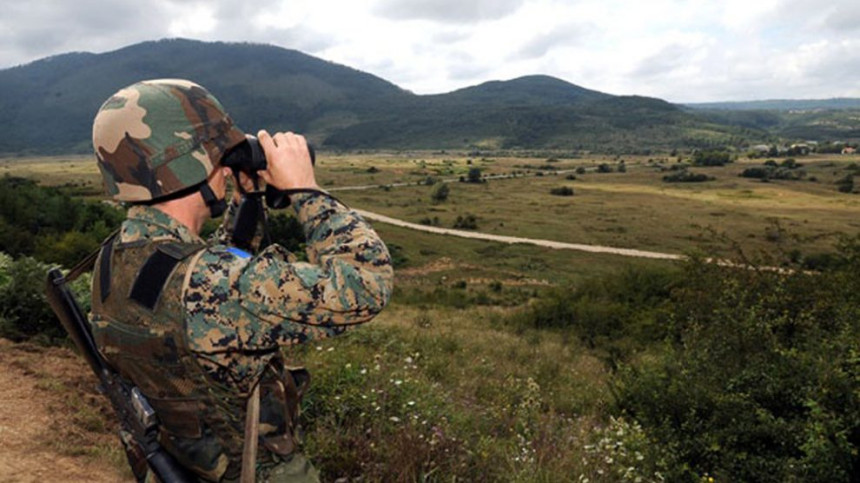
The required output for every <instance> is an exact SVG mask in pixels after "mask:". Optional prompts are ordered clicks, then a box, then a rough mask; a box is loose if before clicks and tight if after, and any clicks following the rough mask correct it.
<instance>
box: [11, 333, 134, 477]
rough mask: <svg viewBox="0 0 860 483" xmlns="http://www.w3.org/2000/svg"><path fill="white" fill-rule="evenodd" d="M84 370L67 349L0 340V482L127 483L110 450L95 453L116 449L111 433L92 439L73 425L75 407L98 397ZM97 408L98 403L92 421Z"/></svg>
mask: <svg viewBox="0 0 860 483" xmlns="http://www.w3.org/2000/svg"><path fill="white" fill-rule="evenodd" d="M87 371H89V369H88V368H87V367H86V366H85V364H84V363H83V361H81V360H80V358H78V357H77V356H76V355H74V354H73V353H72V352H71V351H69V350H66V349H57V348H43V347H38V346H33V345H30V344H15V343H13V342H10V341H8V340H5V339H0V481H3V482H16V483H18V482H21V483H23V482H53V481H62V482H117V481H128V480H127V479H126V477H125V475H123V474H122V473H120V472H119V471H118V469H117V468H116V467H115V466H114V465H113V464H112V463H111V461H110V460H109V457H108V456H107V454H108V453H109V452H110V450H104V451H101V452H99V450H98V448H99V447H101V448H104V447H108V448H109V447H110V446H111V445H113V444H116V446H117V447H118V443H117V442H116V439H115V437H114V436H113V435H112V434H111V433H110V431H109V430H106V429H103V430H101V431H96V432H95V433H92V434H91V433H89V432H88V431H86V430H85V429H82V428H80V427H78V424H79V421H74V419H75V414H74V413H73V412H72V411H74V406H73V404H74V403H75V402H80V403H82V404H89V403H92V402H93V399H94V398H96V397H99V396H97V395H96V394H95V393H94V391H92V390H87V389H86V385H90V386H92V385H94V384H95V382H94V381H95V378H94V377H93V378H92V380H91V381H89V380H87V378H86V376H88V375H89V374H87ZM99 409H103V408H100V407H99V404H98V403H96V406H95V410H94V411H93V412H92V414H93V415H94V417H95V418H96V419H98V418H99V417H100V413H99ZM94 450H95V452H96V454H101V455H102V456H93V455H92V453H93V452H94ZM76 453H78V454H79V455H75V454H76ZM87 453H89V454H87Z"/></svg>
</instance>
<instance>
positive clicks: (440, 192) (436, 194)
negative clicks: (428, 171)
mask: <svg viewBox="0 0 860 483" xmlns="http://www.w3.org/2000/svg"><path fill="white" fill-rule="evenodd" d="M450 191H451V190H450V188H448V183H436V186H434V187H433V191H432V192H431V193H430V200H431V201H432V202H433V203H442V202H444V201H445V200H447V199H448V194H449V193H450Z"/></svg>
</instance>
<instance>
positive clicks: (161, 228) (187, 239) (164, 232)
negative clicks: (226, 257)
mask: <svg viewBox="0 0 860 483" xmlns="http://www.w3.org/2000/svg"><path fill="white" fill-rule="evenodd" d="M122 238H123V241H124V242H130V241H134V240H137V239H141V238H157V239H164V238H173V239H176V240H177V241H181V242H184V243H200V242H202V241H203V240H202V239H201V238H200V237H199V236H197V235H195V234H193V233H191V231H190V230H189V229H188V227H186V226H185V225H183V224H182V223H180V222H179V221H178V220H176V219H175V218H173V217H172V216H170V215H168V214H167V213H165V212H163V211H161V210H159V209H157V208H153V207H152V206H147V205H134V206H132V207H131V208H129V209H128V215H127V219H126V222H125V223H124V224H123V230H122Z"/></svg>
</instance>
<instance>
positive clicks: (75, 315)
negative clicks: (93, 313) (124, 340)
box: [46, 268, 197, 483]
mask: <svg viewBox="0 0 860 483" xmlns="http://www.w3.org/2000/svg"><path fill="white" fill-rule="evenodd" d="M73 271H74V272H75V273H79V271H78V270H73ZM66 282H67V280H66V277H65V276H64V275H63V272H61V271H60V269H58V268H52V269H51V270H49V271H48V280H47V287H46V295H47V298H48V303H49V304H50V305H51V308H52V309H53V311H54V313H55V314H57V318H58V319H60V323H61V324H62V325H63V328H65V329H66V332H68V333H69V337H71V338H72V341H73V342H74V343H75V345H76V346H77V347H78V349H80V351H81V354H82V355H83V356H84V359H86V361H87V363H88V364H89V366H90V368H92V370H93V372H95V374H96V376H97V377H98V379H99V391H100V392H101V393H102V394H104V395H105V396H106V397H107V398H108V400H109V401H110V403H111V406H112V407H113V409H114V412H115V413H116V415H117V417H118V418H119V420H120V425H121V427H122V431H125V432H126V433H127V434H129V435H131V438H132V439H133V441H131V442H130V441H127V439H126V438H124V437H123V435H122V434H120V438H121V439H122V441H123V444H124V445H125V447H126V455H127V456H128V458H129V465H131V466H132V469H133V470H134V473H135V476H136V477H137V479H138V481H143V478H144V477H145V476H146V474H145V472H142V471H141V470H142V469H143V468H142V465H140V464H139V463H140V462H139V461H138V458H137V457H136V456H134V455H135V454H140V453H141V452H142V453H143V456H144V457H145V459H146V463H147V465H148V466H149V468H150V469H151V470H152V471H153V473H155V475H156V476H157V477H158V478H159V480H160V481H162V482H164V483H173V482H176V483H184V482H193V481H197V478H195V477H194V476H193V475H191V474H190V473H189V471H188V470H186V469H185V468H184V467H183V466H181V465H180V464H179V463H177V462H176V460H175V459H174V458H173V456H172V455H170V453H168V452H167V451H165V450H164V448H162V447H161V445H160V444H159V443H158V421H157V418H156V415H155V411H153V409H152V407H151V406H150V405H149V402H148V401H147V400H146V398H145V397H144V396H143V394H141V393H140V391H139V390H138V389H137V388H136V387H134V386H132V385H130V384H128V383H127V382H125V380H123V379H122V378H121V377H120V375H119V374H118V373H117V372H116V371H115V370H114V369H113V368H112V367H111V366H110V365H109V364H108V362H107V361H106V360H105V359H104V357H103V356H102V355H101V353H100V352H99V351H98V347H97V346H96V343H95V339H94V338H93V335H92V332H91V331H90V326H89V322H88V320H87V318H86V317H85V316H84V314H83V311H82V310H81V307H80V305H78V302H77V300H76V299H75V296H74V294H72V291H71V290H70V289H69V287H68V286H67V285H66ZM130 444H135V445H137V448H136V449H137V451H136V449H135V448H131V447H130ZM141 473H143V474H141Z"/></svg>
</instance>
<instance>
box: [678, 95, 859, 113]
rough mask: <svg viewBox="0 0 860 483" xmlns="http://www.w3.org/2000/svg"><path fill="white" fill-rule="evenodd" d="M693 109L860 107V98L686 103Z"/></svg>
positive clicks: (821, 108)
mask: <svg viewBox="0 0 860 483" xmlns="http://www.w3.org/2000/svg"><path fill="white" fill-rule="evenodd" d="M686 106H687V107H691V108H693V109H717V110H723V111H814V110H841V109H860V99H856V98H850V97H836V98H833V99H770V100H765V101H738V102H703V103H696V104H686Z"/></svg>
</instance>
